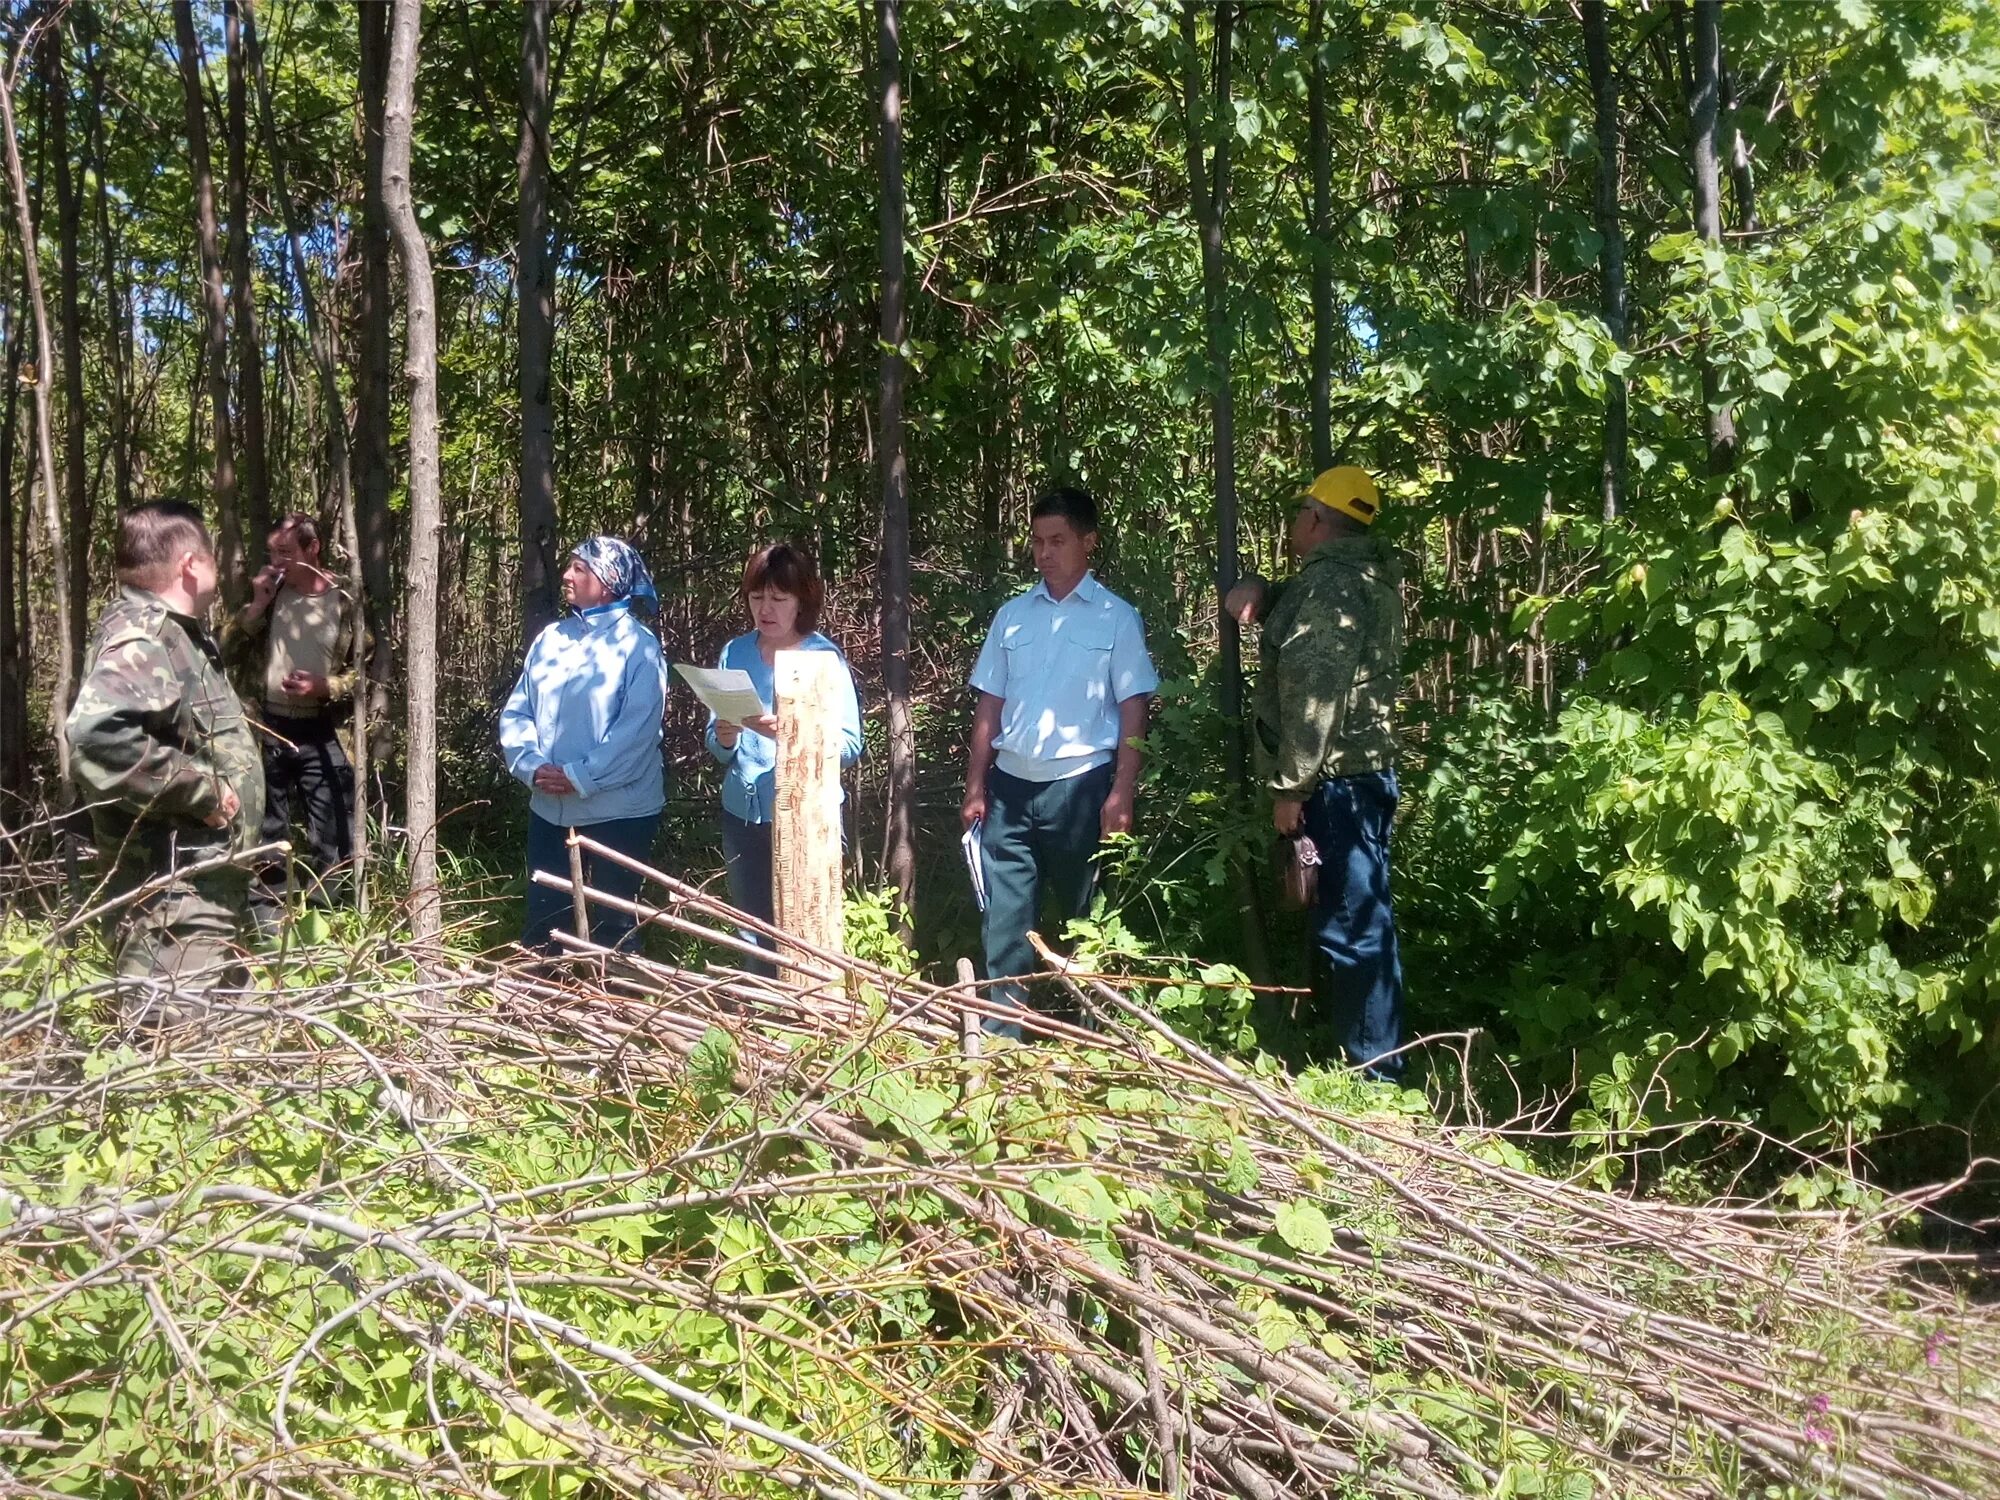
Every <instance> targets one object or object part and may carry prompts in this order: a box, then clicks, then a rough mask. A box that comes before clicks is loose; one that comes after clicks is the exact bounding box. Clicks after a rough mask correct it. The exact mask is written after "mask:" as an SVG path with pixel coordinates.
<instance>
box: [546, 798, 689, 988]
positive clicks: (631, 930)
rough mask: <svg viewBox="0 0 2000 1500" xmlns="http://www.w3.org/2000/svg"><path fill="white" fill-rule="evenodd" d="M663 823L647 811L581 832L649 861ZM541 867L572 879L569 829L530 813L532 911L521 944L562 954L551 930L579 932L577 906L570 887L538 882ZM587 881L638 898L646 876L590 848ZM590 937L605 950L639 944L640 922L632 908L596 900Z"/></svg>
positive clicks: (627, 898) (623, 897)
mask: <svg viewBox="0 0 2000 1500" xmlns="http://www.w3.org/2000/svg"><path fill="white" fill-rule="evenodd" d="M659 827H660V815H659V814H658V813H648V814H646V816H645V817H643V818H611V819H608V820H607V821H605V822H602V823H585V824H584V825H583V826H582V827H580V828H578V829H577V832H578V833H580V834H582V835H583V836H584V837H585V838H587V839H594V840H596V841H597V842H598V843H600V844H602V845H604V846H605V847H606V848H607V849H616V850H617V851H618V852H619V853H620V854H624V855H629V856H630V857H631V858H633V859H637V860H646V861H650V860H651V859H652V857H653V835H654V834H655V833H657V832H658V831H659ZM537 870H547V871H548V872H549V873H550V874H551V875H560V876H562V878H563V879H565V880H567V879H569V830H568V829H567V828H565V827H563V826H562V825H561V824H559V823H551V822H549V821H548V820H547V819H546V818H541V817H537V816H536V815H535V814H533V813H530V814H529V815H528V910H527V915H526V917H525V918H524V919H523V921H522V923H521V945H522V946H523V947H524V948H534V949H538V950H539V951H541V952H543V953H557V952H560V951H562V950H561V948H560V946H559V945H558V944H557V943H556V941H555V939H554V938H552V937H551V936H550V935H549V934H550V933H552V932H554V931H555V930H556V928H558V927H562V928H566V929H568V930H569V931H571V932H574V931H575V930H576V926H575V923H576V915H575V913H576V907H575V905H574V902H573V899H572V898H571V896H570V893H569V892H568V891H558V890H555V889H553V888H551V887H549V886H546V885H542V884H540V883H538V882H537V881H536V880H535V871H537ZM583 883H584V884H585V885H587V886H589V887H590V888H591V889H592V890H594V891H602V892H603V893H604V894H605V895H607V896H616V897H618V898H619V899H621V900H625V901H636V900H637V899H638V898H639V888H640V886H641V885H643V884H644V883H645V876H643V875H641V874H639V872H638V871H636V870H629V869H627V868H626V867H625V866H624V865H621V864H619V863H618V862H617V861H616V860H610V859H605V858H603V857H602V856H600V855H595V854H592V853H591V852H590V851H589V850H588V849H586V850H584V852H583ZM590 940H591V941H592V942H593V943H596V944H597V945H598V946H599V947H600V948H625V949H631V948H637V947H638V946H639V935H638V931H637V920H636V919H635V918H634V917H633V916H632V915H631V914H630V913H629V912H623V911H617V910H614V909H613V908H611V907H609V906H606V905H604V904H603V903H602V902H600V901H593V902H591V903H590Z"/></svg>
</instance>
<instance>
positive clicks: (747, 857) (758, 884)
mask: <svg viewBox="0 0 2000 1500" xmlns="http://www.w3.org/2000/svg"><path fill="white" fill-rule="evenodd" d="M722 868H723V873H724V874H726V875H727V876H728V877H729V904H730V905H731V906H733V907H735V908H736V909H737V910H738V911H742V912H748V913H749V914H750V915H751V916H753V917H757V918H759V919H760V920H762V921H765V922H769V921H772V920H773V913H774V912H775V910H776V907H775V904H774V902H773V900H772V896H771V825H770V824H769V823H749V822H745V821H744V820H743V819H742V818H739V817H737V816H736V814H735V813H733V812H730V811H728V810H727V809H724V811H723V814H722ZM736 935H737V936H738V937H740V938H742V939H743V941H744V942H746V943H755V944H756V945H757V946H758V947H760V948H765V949H769V950H770V951H772V952H776V951H777V945H776V944H774V943H773V942H772V941H771V939H770V938H768V937H766V936H765V935H764V934H763V933H761V932H753V931H752V930H751V929H750V928H748V927H739V928H738V929H737V930H736ZM728 961H729V963H730V964H731V965H732V966H734V967H737V968H742V969H747V970H749V971H750V972H751V973H752V974H763V975H765V976H766V977H768V976H770V975H772V974H775V973H777V972H778V971H777V969H776V968H775V967H774V966H773V965H771V964H766V963H759V962H757V961H756V960H755V959H749V960H745V959H742V958H739V957H737V956H735V955H734V954H732V955H731V956H730V958H729V960H728Z"/></svg>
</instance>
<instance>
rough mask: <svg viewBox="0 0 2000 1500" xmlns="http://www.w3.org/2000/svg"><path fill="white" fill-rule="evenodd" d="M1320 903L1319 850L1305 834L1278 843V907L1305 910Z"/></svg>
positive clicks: (1294, 835) (1292, 836)
mask: <svg viewBox="0 0 2000 1500" xmlns="http://www.w3.org/2000/svg"><path fill="white" fill-rule="evenodd" d="M1318 904H1319V850H1318V848H1317V847H1315V845H1314V844H1313V841H1312V840H1311V839H1309V838H1307V837H1306V836H1305V835H1304V834H1303V833H1295V834H1292V835H1291V836H1290V837H1288V838H1282V839H1280V840H1278V905H1279V906H1281V907H1282V908H1284V909H1285V910H1286V911H1304V910H1306V909H1307V908H1309V907H1313V906H1317V905H1318Z"/></svg>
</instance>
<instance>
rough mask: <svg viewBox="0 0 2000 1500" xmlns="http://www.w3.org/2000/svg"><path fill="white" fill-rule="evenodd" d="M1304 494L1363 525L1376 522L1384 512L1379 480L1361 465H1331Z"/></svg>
mask: <svg viewBox="0 0 2000 1500" xmlns="http://www.w3.org/2000/svg"><path fill="white" fill-rule="evenodd" d="M1300 498H1301V499H1305V500H1317V501H1318V502H1319V503H1320V504H1321V505H1324V506H1325V507H1326V508H1327V509H1328V510H1337V511H1339V512H1340V513H1341V514H1342V515H1343V516H1346V517H1347V518H1348V519H1349V520H1350V521H1359V522H1360V523H1361V524H1362V525H1363V526H1373V525H1374V524H1375V518H1376V517H1377V516H1379V515H1380V514H1382V492H1381V491H1380V490H1378V489H1376V488H1375V481H1374V480H1372V479H1370V478H1369V477H1368V471H1367V470H1366V469H1357V468H1355V467H1354V465H1352V464H1342V465H1341V466H1340V467H1339V468H1337V469H1328V470H1327V471H1326V472H1325V473H1323V474H1321V475H1320V476H1319V477H1318V478H1317V479H1315V480H1314V481H1313V482H1312V483H1311V484H1310V485H1308V486H1306V489H1305V491H1304V493H1303V494H1302V495H1301V497H1300Z"/></svg>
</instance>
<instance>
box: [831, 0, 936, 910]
mask: <svg viewBox="0 0 2000 1500" xmlns="http://www.w3.org/2000/svg"><path fill="white" fill-rule="evenodd" d="M902 14H903V7H902V0H875V30H876V82H877V88H876V97H877V104H878V109H879V123H880V127H881V150H880V156H881V167H882V192H881V200H882V201H881V210H882V216H881V231H882V233H881V239H882V392H881V433H880V436H879V438H878V443H879V448H878V452H879V455H880V462H881V466H882V584H881V588H882V685H883V687H884V689H885V693H886V696H887V698H888V704H889V823H888V827H887V829H886V830H885V831H884V835H883V837H884V841H885V853H886V855H887V859H886V863H887V865H888V874H889V882H890V884H892V885H894V886H895V887H896V894H897V896H898V897H899V898H900V899H901V901H902V903H903V909H904V911H905V912H906V913H907V912H909V911H910V910H912V909H913V907H914V905H915V902H916V892H917V833H916V827H917V822H916V795H917V738H916V729H915V725H914V721H913V720H912V719H911V717H910V474H909V467H908V463H909V461H908V458H907V456H906V455H905V453H904V451H903V353H902V350H903V345H904V343H905V341H906V340H907V339H908V337H909V330H908V326H907V323H906V320H905V311H904V287H905V271H904V262H903V74H902V52H901V47H902V38H901V33H902ZM837 764H838V761H837V760H836V765H837Z"/></svg>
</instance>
